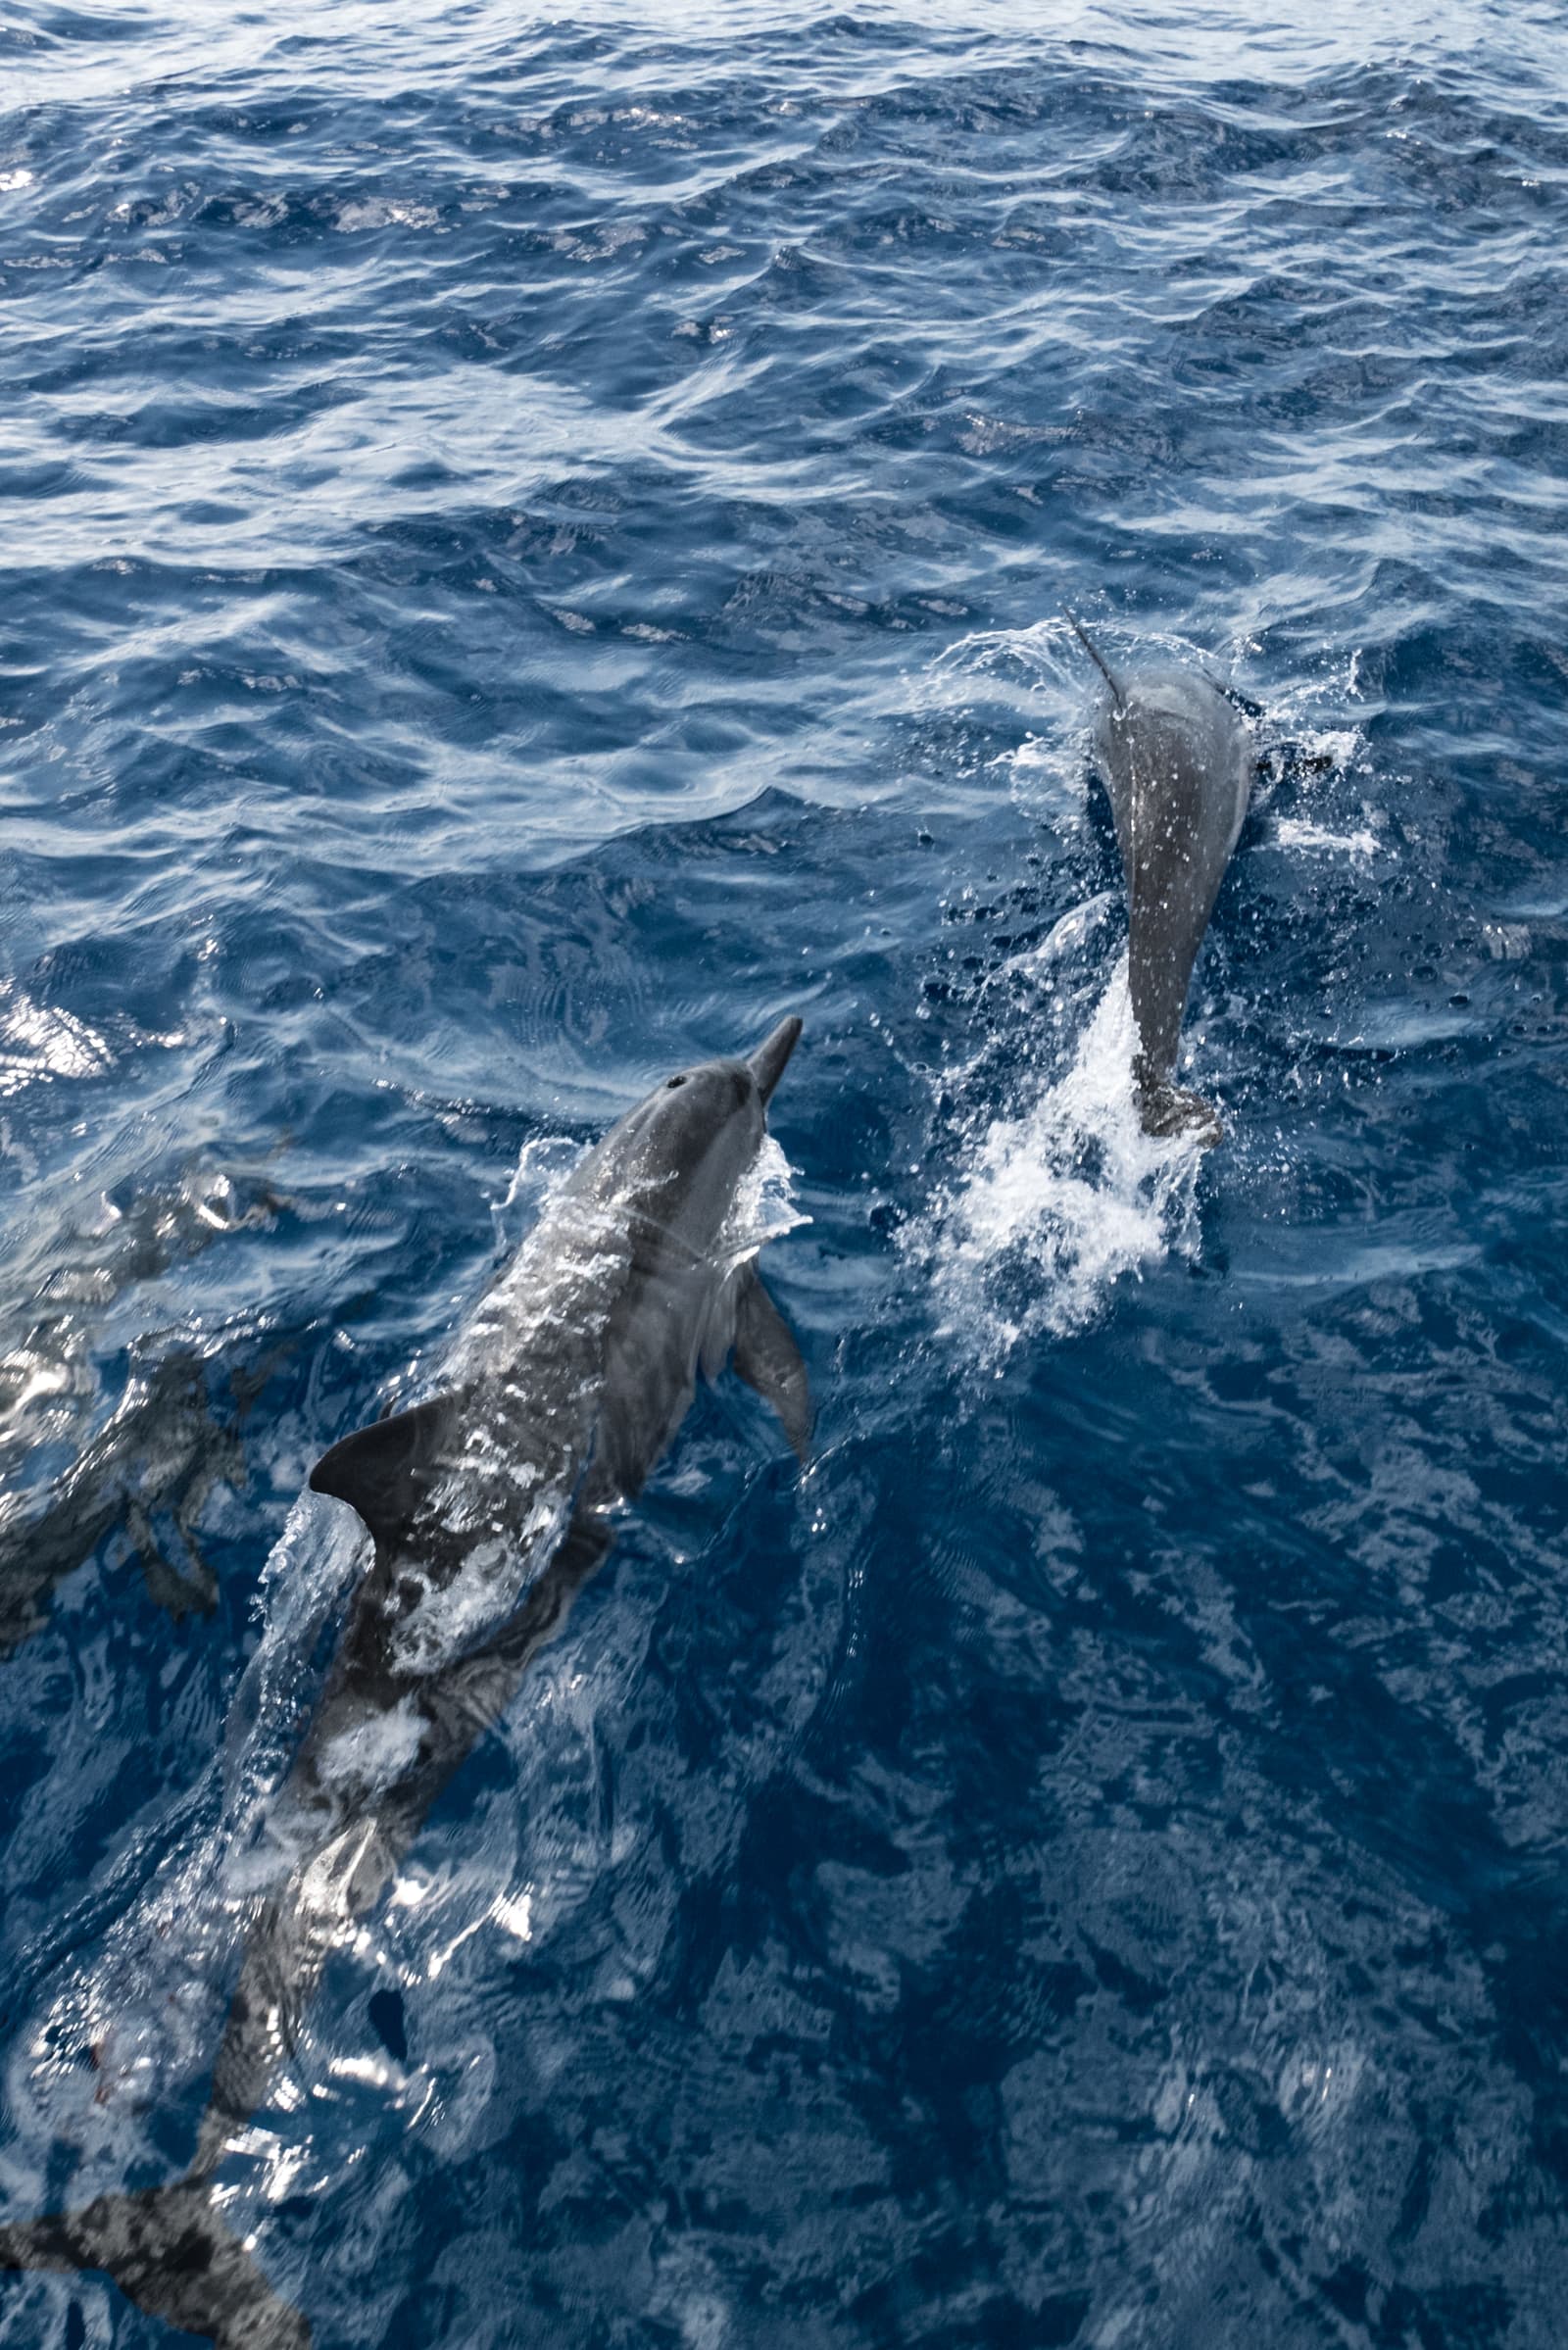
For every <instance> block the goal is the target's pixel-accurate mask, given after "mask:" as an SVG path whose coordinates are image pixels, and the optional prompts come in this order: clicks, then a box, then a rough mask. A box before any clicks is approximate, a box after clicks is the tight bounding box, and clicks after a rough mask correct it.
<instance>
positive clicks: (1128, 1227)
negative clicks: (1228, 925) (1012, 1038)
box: [926, 908, 1201, 1367]
mask: <svg viewBox="0 0 1568 2350" xmlns="http://www.w3.org/2000/svg"><path fill="white" fill-rule="evenodd" d="M1092 911H1093V908H1079V909H1075V912H1074V913H1072V914H1069V915H1067V916H1065V917H1064V919H1063V921H1062V922H1061V923H1058V924H1057V926H1056V931H1055V932H1054V933H1053V934H1052V938H1051V939H1050V940H1048V941H1047V942H1046V945H1045V947H1044V948H1043V949H1042V950H1041V955H1045V956H1047V957H1049V956H1050V955H1051V953H1052V950H1053V948H1054V944H1055V943H1056V942H1057V940H1058V937H1059V935H1060V934H1061V933H1063V932H1064V931H1072V930H1073V929H1074V926H1075V925H1076V926H1077V928H1078V929H1080V930H1081V928H1082V926H1083V919H1084V918H1085V917H1086V916H1087V915H1088V914H1089V913H1091V912H1092ZM1075 941H1076V933H1075V935H1074V938H1073V939H1071V940H1069V941H1068V943H1069V944H1072V943H1075ZM1034 959H1037V960H1038V959H1039V958H1038V957H1036V958H1034ZM1134 1044H1135V1031H1134V1024H1133V1015H1132V1002H1131V998H1130V996H1129V993H1128V985H1127V955H1126V954H1125V952H1124V953H1123V954H1122V955H1121V957H1120V959H1119V960H1118V962H1117V964H1116V967H1115V969H1114V970H1113V972H1112V974H1111V977H1110V980H1109V982H1108V984H1107V985H1106V987H1105V988H1104V991H1103V994H1102V996H1101V998H1100V1000H1099V1002H1098V1004H1096V1006H1095V1009H1094V1011H1093V1013H1092V1015H1091V1017H1090V1019H1089V1022H1088V1025H1087V1027H1086V1028H1085V1030H1084V1032H1083V1034H1082V1036H1081V1037H1080V1039H1079V1042H1078V1045H1077V1049H1076V1051H1075V1053H1074V1055H1073V1059H1072V1061H1071V1064H1070V1065H1069V1067H1068V1068H1067V1070H1066V1072H1065V1073H1064V1074H1063V1075H1061V1076H1058V1077H1053V1078H1051V1079H1050V1080H1049V1081H1047V1082H1045V1083H1044V1084H1042V1083H1041V1082H1040V1073H1039V1071H1038V1070H1037V1071H1035V1072H1033V1073H1032V1078H1031V1081H1030V1084H1031V1087H1032V1090H1030V1091H1027V1092H1026V1093H1025V1095H1024V1098H1023V1099H1022V1100H1021V1101H1019V1102H1018V1103H1017V1105H1016V1106H1015V1107H1014V1108H1013V1109H1012V1110H1011V1111H1010V1112H1009V1113H1008V1114H1005V1115H1003V1116H1000V1117H996V1118H993V1119H992V1120H990V1122H989V1123H988V1124H986V1125H984V1126H983V1127H981V1128H979V1129H978V1130H977V1131H976V1133H975V1134H974V1137H973V1140H972V1142H971V1144H970V1146H969V1148H968V1149H967V1151H966V1152H965V1157H964V1164H963V1167H962V1169H961V1172H960V1173H959V1176H958V1178H957V1180H956V1182H955V1183H954V1184H953V1185H952V1186H951V1187H950V1188H949V1190H948V1191H947V1193H946V1194H945V1195H944V1197H943V1198H942V1199H940V1200H939V1201H938V1203H937V1209H936V1214H935V1219H934V1228H933V1225H931V1224H928V1225H927V1227H926V1238H927V1242H928V1244H929V1247H930V1257H931V1276H932V1284H933V1291H934V1297H935V1302H936V1305H937V1309H938V1312H939V1315H940V1317H941V1327H942V1329H943V1331H944V1333H945V1334H946V1335H948V1336H950V1337H952V1336H956V1337H958V1338H960V1339H961V1340H963V1341H965V1342H967V1344H968V1345H969V1346H972V1348H973V1350H974V1352H975V1353H976V1354H977V1355H978V1356H979V1357H980V1358H981V1359H982V1360H984V1361H988V1362H990V1363H991V1364H992V1365H993V1366H995V1367H1000V1364H1001V1363H1002V1362H1003V1361H1004V1360H1005V1358H1006V1356H1007V1355H1008V1354H1009V1353H1010V1352H1011V1351H1012V1349H1013V1348H1014V1347H1015V1346H1018V1345H1019V1344H1020V1342H1022V1341H1025V1340H1028V1339H1032V1338H1037V1337H1053V1338H1059V1337H1063V1336H1066V1335H1067V1334H1069V1333H1071V1332H1073V1331H1076V1330H1081V1329H1083V1328H1084V1327H1085V1326H1086V1325H1087V1324H1088V1323H1090V1322H1092V1321H1093V1320H1094V1318H1095V1317H1096V1315H1097V1314H1098V1313H1099V1312H1100V1310H1101V1308H1102V1306H1103V1303H1104V1300H1105V1297H1106V1295H1107V1293H1108V1291H1109V1290H1110V1287H1111V1285H1112V1284H1113V1283H1114V1282H1115V1281H1117V1280H1118V1279H1120V1277H1121V1276H1122V1275H1123V1274H1126V1273H1138V1272H1141V1271H1142V1269H1143V1267H1144V1266H1145V1265H1147V1264H1152V1263H1153V1262H1154V1261H1156V1260H1157V1259H1158V1258H1159V1257H1161V1256H1163V1255H1165V1254H1166V1253H1167V1252H1168V1251H1169V1250H1170V1249H1172V1248H1177V1249H1182V1248H1188V1247H1189V1246H1190V1245H1191V1237H1192V1230H1193V1222H1194V1215H1195V1204H1196V1197H1197V1183H1198V1170H1199V1165H1200V1161H1201V1150H1200V1148H1199V1146H1198V1144H1197V1143H1196V1142H1195V1141H1194V1140H1193V1138H1192V1137H1191V1136H1190V1135H1177V1136H1171V1137H1156V1136H1152V1135H1149V1134H1146V1133H1145V1131H1144V1128H1143V1124H1142V1121H1141V1119H1140V1117H1139V1112H1138V1103H1137V1099H1136V1096H1135V1092H1134V1086H1133V1077H1132V1062H1133V1048H1134Z"/></svg>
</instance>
